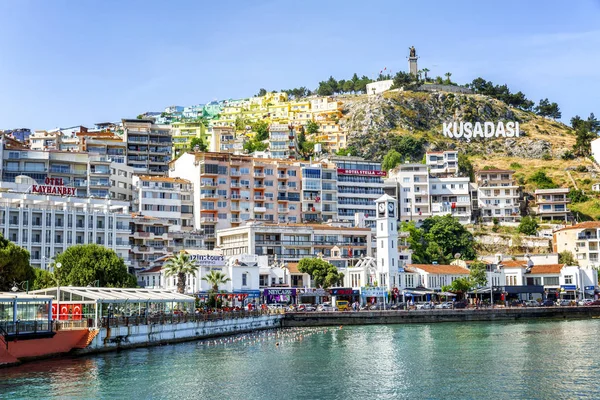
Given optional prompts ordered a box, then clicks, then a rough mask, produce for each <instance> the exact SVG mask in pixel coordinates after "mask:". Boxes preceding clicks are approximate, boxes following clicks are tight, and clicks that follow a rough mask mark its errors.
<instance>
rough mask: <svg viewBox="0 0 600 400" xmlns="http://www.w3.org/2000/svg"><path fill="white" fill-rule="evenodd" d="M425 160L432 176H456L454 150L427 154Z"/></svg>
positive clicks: (456, 160) (456, 164)
mask: <svg viewBox="0 0 600 400" xmlns="http://www.w3.org/2000/svg"><path fill="white" fill-rule="evenodd" d="M425 160H426V163H427V166H428V167H429V172H430V173H431V174H432V175H438V176H448V175H456V174H458V151H456V150H447V151H432V152H427V154H426V155H425Z"/></svg>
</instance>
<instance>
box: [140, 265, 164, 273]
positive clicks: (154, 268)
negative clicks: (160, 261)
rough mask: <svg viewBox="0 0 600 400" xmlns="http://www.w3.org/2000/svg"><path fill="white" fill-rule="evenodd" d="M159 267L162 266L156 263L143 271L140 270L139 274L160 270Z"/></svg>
mask: <svg viewBox="0 0 600 400" xmlns="http://www.w3.org/2000/svg"><path fill="white" fill-rule="evenodd" d="M161 269H162V266H160V265H158V266H156V267H152V268H149V269H146V270H144V271H141V272H140V274H152V273H156V272H160V270H161Z"/></svg>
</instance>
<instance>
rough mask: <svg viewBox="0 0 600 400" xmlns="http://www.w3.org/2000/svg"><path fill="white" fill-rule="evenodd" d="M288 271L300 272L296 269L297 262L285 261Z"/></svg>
mask: <svg viewBox="0 0 600 400" xmlns="http://www.w3.org/2000/svg"><path fill="white" fill-rule="evenodd" d="M286 265H287V268H288V271H290V274H300V273H301V272H300V271H299V270H298V263H287V264H286Z"/></svg>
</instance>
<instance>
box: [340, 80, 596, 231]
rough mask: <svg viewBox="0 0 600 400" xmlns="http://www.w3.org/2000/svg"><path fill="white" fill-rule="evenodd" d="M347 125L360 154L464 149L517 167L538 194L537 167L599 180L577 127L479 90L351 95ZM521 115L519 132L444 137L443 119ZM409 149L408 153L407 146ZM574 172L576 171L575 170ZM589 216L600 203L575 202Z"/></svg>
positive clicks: (562, 176) (415, 154) (563, 178)
mask: <svg viewBox="0 0 600 400" xmlns="http://www.w3.org/2000/svg"><path fill="white" fill-rule="evenodd" d="M343 101H344V116H343V118H342V119H341V120H340V125H341V126H342V127H343V128H344V129H346V130H347V132H348V138H347V143H348V146H349V147H350V148H351V149H352V152H353V154H356V155H361V156H364V157H367V158H371V159H376V160H382V159H383V157H384V155H385V154H386V153H387V152H388V151H389V150H390V149H396V150H397V151H398V152H399V153H400V154H402V155H403V156H404V157H405V160H410V161H412V162H421V160H422V158H423V155H424V153H425V152H426V151H440V150H448V149H457V150H459V154H461V155H462V157H465V156H466V157H468V159H469V160H470V162H471V163H472V164H473V167H474V168H475V170H478V169H483V168H485V167H496V168H505V169H512V170H515V171H516V174H515V177H516V178H517V180H518V182H519V183H520V184H521V185H523V186H524V187H525V190H526V191H529V192H532V191H534V190H535V189H537V188H539V187H538V186H539V185H538V184H537V183H536V182H535V180H532V179H531V177H532V176H533V175H534V174H536V173H537V172H538V171H544V173H545V174H546V175H547V176H548V177H549V178H550V179H552V181H553V182H554V183H555V184H556V185H557V186H562V187H571V188H575V187H576V188H578V189H582V190H584V191H585V192H586V193H587V194H588V195H590V194H591V193H592V192H591V188H592V185H593V184H594V183H598V182H600V179H599V177H598V176H599V173H600V170H598V167H597V165H596V164H595V163H594V162H592V161H591V160H590V159H588V158H573V157H572V154H571V150H572V147H573V145H574V144H575V140H576V137H575V131H574V130H573V129H572V128H571V127H569V126H567V125H565V124H563V123H561V122H558V121H554V120H552V119H548V118H544V117H540V116H538V115H536V114H534V113H533V112H527V111H522V110H519V109H515V108H511V107H509V106H507V105H506V104H505V103H503V102H502V101H499V100H496V99H493V98H491V97H487V96H483V95H477V94H462V93H447V92H413V91H388V92H385V93H383V94H382V95H376V96H366V95H363V96H355V97H349V98H344V100H343ZM452 121H464V122H472V123H475V122H480V123H482V124H483V123H484V122H485V121H492V122H496V121H505V122H507V121H518V122H519V124H520V137H513V138H503V137H501V138H489V139H482V138H477V139H473V140H471V141H466V140H464V139H453V138H448V137H445V136H444V135H443V128H442V125H443V123H444V122H452ZM407 149H409V151H407ZM569 175H570V176H569ZM573 209H574V210H577V211H581V212H582V213H583V214H584V215H581V218H582V219H588V218H593V219H598V218H600V202H598V200H597V199H595V198H592V199H591V200H590V201H588V202H586V203H579V204H575V205H574V206H573Z"/></svg>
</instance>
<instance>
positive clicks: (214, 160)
mask: <svg viewBox="0 0 600 400" xmlns="http://www.w3.org/2000/svg"><path fill="white" fill-rule="evenodd" d="M170 168H171V171H170V175H171V176H173V177H180V178H183V179H186V180H188V181H190V182H191V183H192V185H193V187H194V196H193V199H194V210H195V213H194V219H195V222H194V225H195V227H196V228H197V229H200V230H202V231H203V232H204V236H205V240H206V246H207V247H208V249H212V248H213V247H214V245H215V241H216V232H217V231H218V230H221V229H226V228H230V227H234V226H239V225H240V224H241V223H243V222H244V221H247V220H256V221H265V222H272V223H286V222H289V223H297V222H300V221H301V215H302V214H301V213H302V209H301V207H302V201H301V197H300V196H301V179H300V172H301V171H300V166H299V165H296V164H294V163H292V162H290V161H287V160H279V159H265V158H253V157H249V156H240V155H234V154H229V153H196V154H192V153H185V154H183V155H181V156H180V157H179V158H178V159H177V160H175V161H173V162H172V163H171V164H170ZM248 254H253V253H251V252H250V253H248Z"/></svg>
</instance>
